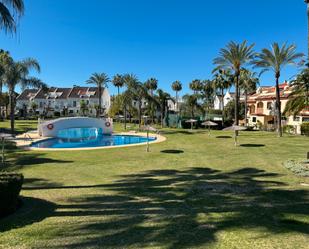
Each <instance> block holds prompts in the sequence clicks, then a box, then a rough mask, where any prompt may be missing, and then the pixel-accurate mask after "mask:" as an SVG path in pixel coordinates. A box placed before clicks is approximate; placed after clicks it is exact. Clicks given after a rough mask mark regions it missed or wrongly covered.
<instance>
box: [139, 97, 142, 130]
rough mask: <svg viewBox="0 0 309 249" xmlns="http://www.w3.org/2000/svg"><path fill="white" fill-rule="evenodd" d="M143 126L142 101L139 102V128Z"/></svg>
mask: <svg viewBox="0 0 309 249" xmlns="http://www.w3.org/2000/svg"><path fill="white" fill-rule="evenodd" d="M141 124H142V101H138V128H139V129H140V128H141Z"/></svg>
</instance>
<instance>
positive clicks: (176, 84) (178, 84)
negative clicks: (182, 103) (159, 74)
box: [172, 80, 182, 112]
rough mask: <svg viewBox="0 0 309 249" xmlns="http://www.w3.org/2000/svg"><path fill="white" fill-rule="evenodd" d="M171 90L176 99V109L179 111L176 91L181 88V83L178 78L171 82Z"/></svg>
mask: <svg viewBox="0 0 309 249" xmlns="http://www.w3.org/2000/svg"><path fill="white" fill-rule="evenodd" d="M172 90H173V91H174V92H175V93H176V96H175V99H176V111H177V112H178V111H179V106H178V97H179V96H178V93H179V92H180V91H181V90H182V84H181V82H180V81H179V80H176V81H174V82H173V83H172Z"/></svg>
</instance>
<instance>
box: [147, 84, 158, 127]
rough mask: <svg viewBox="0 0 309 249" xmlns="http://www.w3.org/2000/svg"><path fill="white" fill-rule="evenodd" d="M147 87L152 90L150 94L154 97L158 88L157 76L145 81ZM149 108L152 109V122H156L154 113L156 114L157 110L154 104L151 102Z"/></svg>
mask: <svg viewBox="0 0 309 249" xmlns="http://www.w3.org/2000/svg"><path fill="white" fill-rule="evenodd" d="M145 87H146V89H147V90H148V91H150V96H151V97H152V98H153V91H155V90H157V88H158V80H157V79H155V78H150V79H148V80H147V81H146V82H145ZM149 110H150V115H151V120H152V123H154V115H155V113H154V112H155V110H154V104H153V103H150V105H149Z"/></svg>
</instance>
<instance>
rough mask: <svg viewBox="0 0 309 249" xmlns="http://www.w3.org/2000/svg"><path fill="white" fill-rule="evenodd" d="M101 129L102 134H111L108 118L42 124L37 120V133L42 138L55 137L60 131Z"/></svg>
mask: <svg viewBox="0 0 309 249" xmlns="http://www.w3.org/2000/svg"><path fill="white" fill-rule="evenodd" d="M89 127H94V128H97V129H101V130H102V132H103V134H112V133H113V120H112V119H110V118H88V117H68V118H58V119H54V120H49V121H45V122H42V121H40V120H39V125H38V132H39V135H40V136H43V137H57V136H58V133H59V131H60V130H64V129H70V128H89Z"/></svg>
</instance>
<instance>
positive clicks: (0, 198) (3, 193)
mask: <svg viewBox="0 0 309 249" xmlns="http://www.w3.org/2000/svg"><path fill="white" fill-rule="evenodd" d="M23 181H24V177H23V175H22V174H16V173H5V172H0V217H3V216H5V215H8V214H11V213H13V212H15V211H16V209H17V207H18V204H19V202H18V196H19V192H20V190H21V187H22V184H23Z"/></svg>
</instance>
